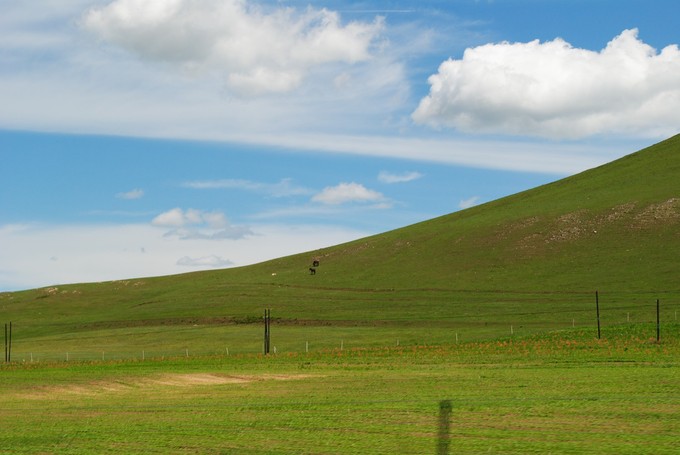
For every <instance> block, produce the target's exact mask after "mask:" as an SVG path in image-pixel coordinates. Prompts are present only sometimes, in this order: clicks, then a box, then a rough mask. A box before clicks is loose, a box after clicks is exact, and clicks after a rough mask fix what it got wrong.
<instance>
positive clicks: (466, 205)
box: [458, 196, 481, 210]
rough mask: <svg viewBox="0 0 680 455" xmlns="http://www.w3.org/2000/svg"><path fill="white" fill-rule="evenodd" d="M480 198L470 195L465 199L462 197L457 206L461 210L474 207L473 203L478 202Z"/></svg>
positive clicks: (476, 203)
mask: <svg viewBox="0 0 680 455" xmlns="http://www.w3.org/2000/svg"><path fill="white" fill-rule="evenodd" d="M480 200H481V197H479V196H472V197H470V198H467V199H462V200H461V201H460V202H459V203H458V207H460V208H461V209H462V210H465V209H469V208H470V207H474V206H475V205H478V204H479V201H480Z"/></svg>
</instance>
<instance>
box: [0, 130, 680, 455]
mask: <svg viewBox="0 0 680 455" xmlns="http://www.w3.org/2000/svg"><path fill="white" fill-rule="evenodd" d="M678 175H680V136H676V137H673V138H671V139H669V140H667V141H664V142H662V143H660V144H657V145H654V146H652V147H649V148H647V149H645V150H641V151H640V152H637V153H635V154H632V155H629V156H627V157H625V158H623V159H620V160H617V161H615V162H613V163H610V164H607V165H605V166H601V167H598V168H596V169H592V170H589V171H586V172H584V173H582V174H579V175H576V176H573V177H569V178H567V179H563V180H560V181H558V182H555V183H552V184H549V185H545V186H542V187H539V188H535V189H533V190H530V191H526V192H523V193H520V194H516V195H513V196H509V197H507V198H503V199H500V200H498V201H494V202H491V203H488V204H484V205H481V206H478V207H473V208H471V209H468V210H464V211H461V212H457V213H453V214H450V215H446V216H443V217H440V218H436V219H433V220H429V221H426V222H423V223H419V224H416V225H413V226H407V227H404V228H402V229H397V230H395V231H390V232H386V233H383V234H380V235H376V236H373V237H368V238H365V239H360V240H357V241H354V242H350V243H347V244H342V245H337V246H333V247H329V248H325V249H321V250H316V251H311V252H307V253H304V254H299V255H294V256H290V257H284V258H279V259H276V260H272V261H268V262H264V263H261V264H256V265H252V266H248V267H240V268H233V269H226V270H215V271H209V272H199V273H192V274H185V275H177V276H166V277H149V278H140V279H130V280H123V281H115V282H105V283H84V284H71V285H60V284H55V285H54V286H51V287H47V288H42V289H34V290H27V291H22V292H14V293H0V324H8V323H9V322H11V323H12V337H11V341H12V344H11V362H4V363H3V364H2V366H0V379H1V380H0V394H1V396H2V406H3V411H2V412H1V413H0V447H2V451H3V453H73V454H80V453H83V454H85V453H113V452H115V453H238V454H242V453H258V454H259V453H271V454H279V453H280V454H285V453H310V454H335V453H338V454H341V453H358V454H367V453H375V454H382V453H414V454H416V453H418V454H420V453H437V452H439V453H482V452H483V453H595V452H599V453H612V454H614V453H616V454H621V453H677V451H678V445H677V434H680V392H679V391H678V385H680V373H679V372H678V371H679V370H678V360H677V359H678V358H680V357H679V356H678V354H680V322H679V321H678V312H680V285H678V276H679V272H680V269H679V268H678V257H679V256H678V254H679V253H680V234H679V233H680V186H679V185H678ZM313 261H318V262H319V265H318V266H317V267H316V274H314V275H311V274H310V273H309V267H310V266H311V265H312V263H313ZM596 296H597V297H596ZM657 301H658V302H659V305H658V309H659V313H658V318H657ZM265 309H271V317H272V326H271V351H270V353H269V355H263V354H262V351H263V331H264V328H263V314H264V310H265ZM598 310H599V318H598ZM657 324H658V325H657ZM598 326H599V337H598ZM657 329H658V332H657ZM657 334H658V335H659V339H658V340H657ZM5 346H6V349H7V347H8V345H7V344H6V345H5ZM7 353H8V352H7V350H6V354H7ZM444 400H450V402H451V414H450V416H449V417H448V418H447V421H448V423H449V424H450V428H449V432H448V433H445V432H443V430H442V429H441V428H439V412H440V409H439V407H440V403H441V402H442V401H444ZM446 434H448V436H446Z"/></svg>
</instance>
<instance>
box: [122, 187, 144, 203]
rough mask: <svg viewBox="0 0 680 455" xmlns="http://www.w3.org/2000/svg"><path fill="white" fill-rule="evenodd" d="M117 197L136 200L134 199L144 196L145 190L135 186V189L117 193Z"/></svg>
mask: <svg viewBox="0 0 680 455" xmlns="http://www.w3.org/2000/svg"><path fill="white" fill-rule="evenodd" d="M116 197H117V198H118V199H125V200H134V199H141V198H142V197H144V190H142V189H139V188H135V189H134V190H130V191H126V192H123V193H118V194H116Z"/></svg>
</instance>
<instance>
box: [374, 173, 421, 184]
mask: <svg viewBox="0 0 680 455" xmlns="http://www.w3.org/2000/svg"><path fill="white" fill-rule="evenodd" d="M422 176H423V174H421V173H420V172H404V173H402V174H394V173H391V172H387V171H381V172H380V173H379V174H378V181H380V182H382V183H405V182H411V181H413V180H418V179H419V178H421V177H422Z"/></svg>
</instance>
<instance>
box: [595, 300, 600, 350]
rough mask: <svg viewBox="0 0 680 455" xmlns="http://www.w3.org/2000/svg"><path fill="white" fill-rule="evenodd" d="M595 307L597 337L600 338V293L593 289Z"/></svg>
mask: <svg viewBox="0 0 680 455" xmlns="http://www.w3.org/2000/svg"><path fill="white" fill-rule="evenodd" d="M595 308H596V310H597V339H598V340H599V339H600V295H599V293H598V292H597V291H595Z"/></svg>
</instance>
